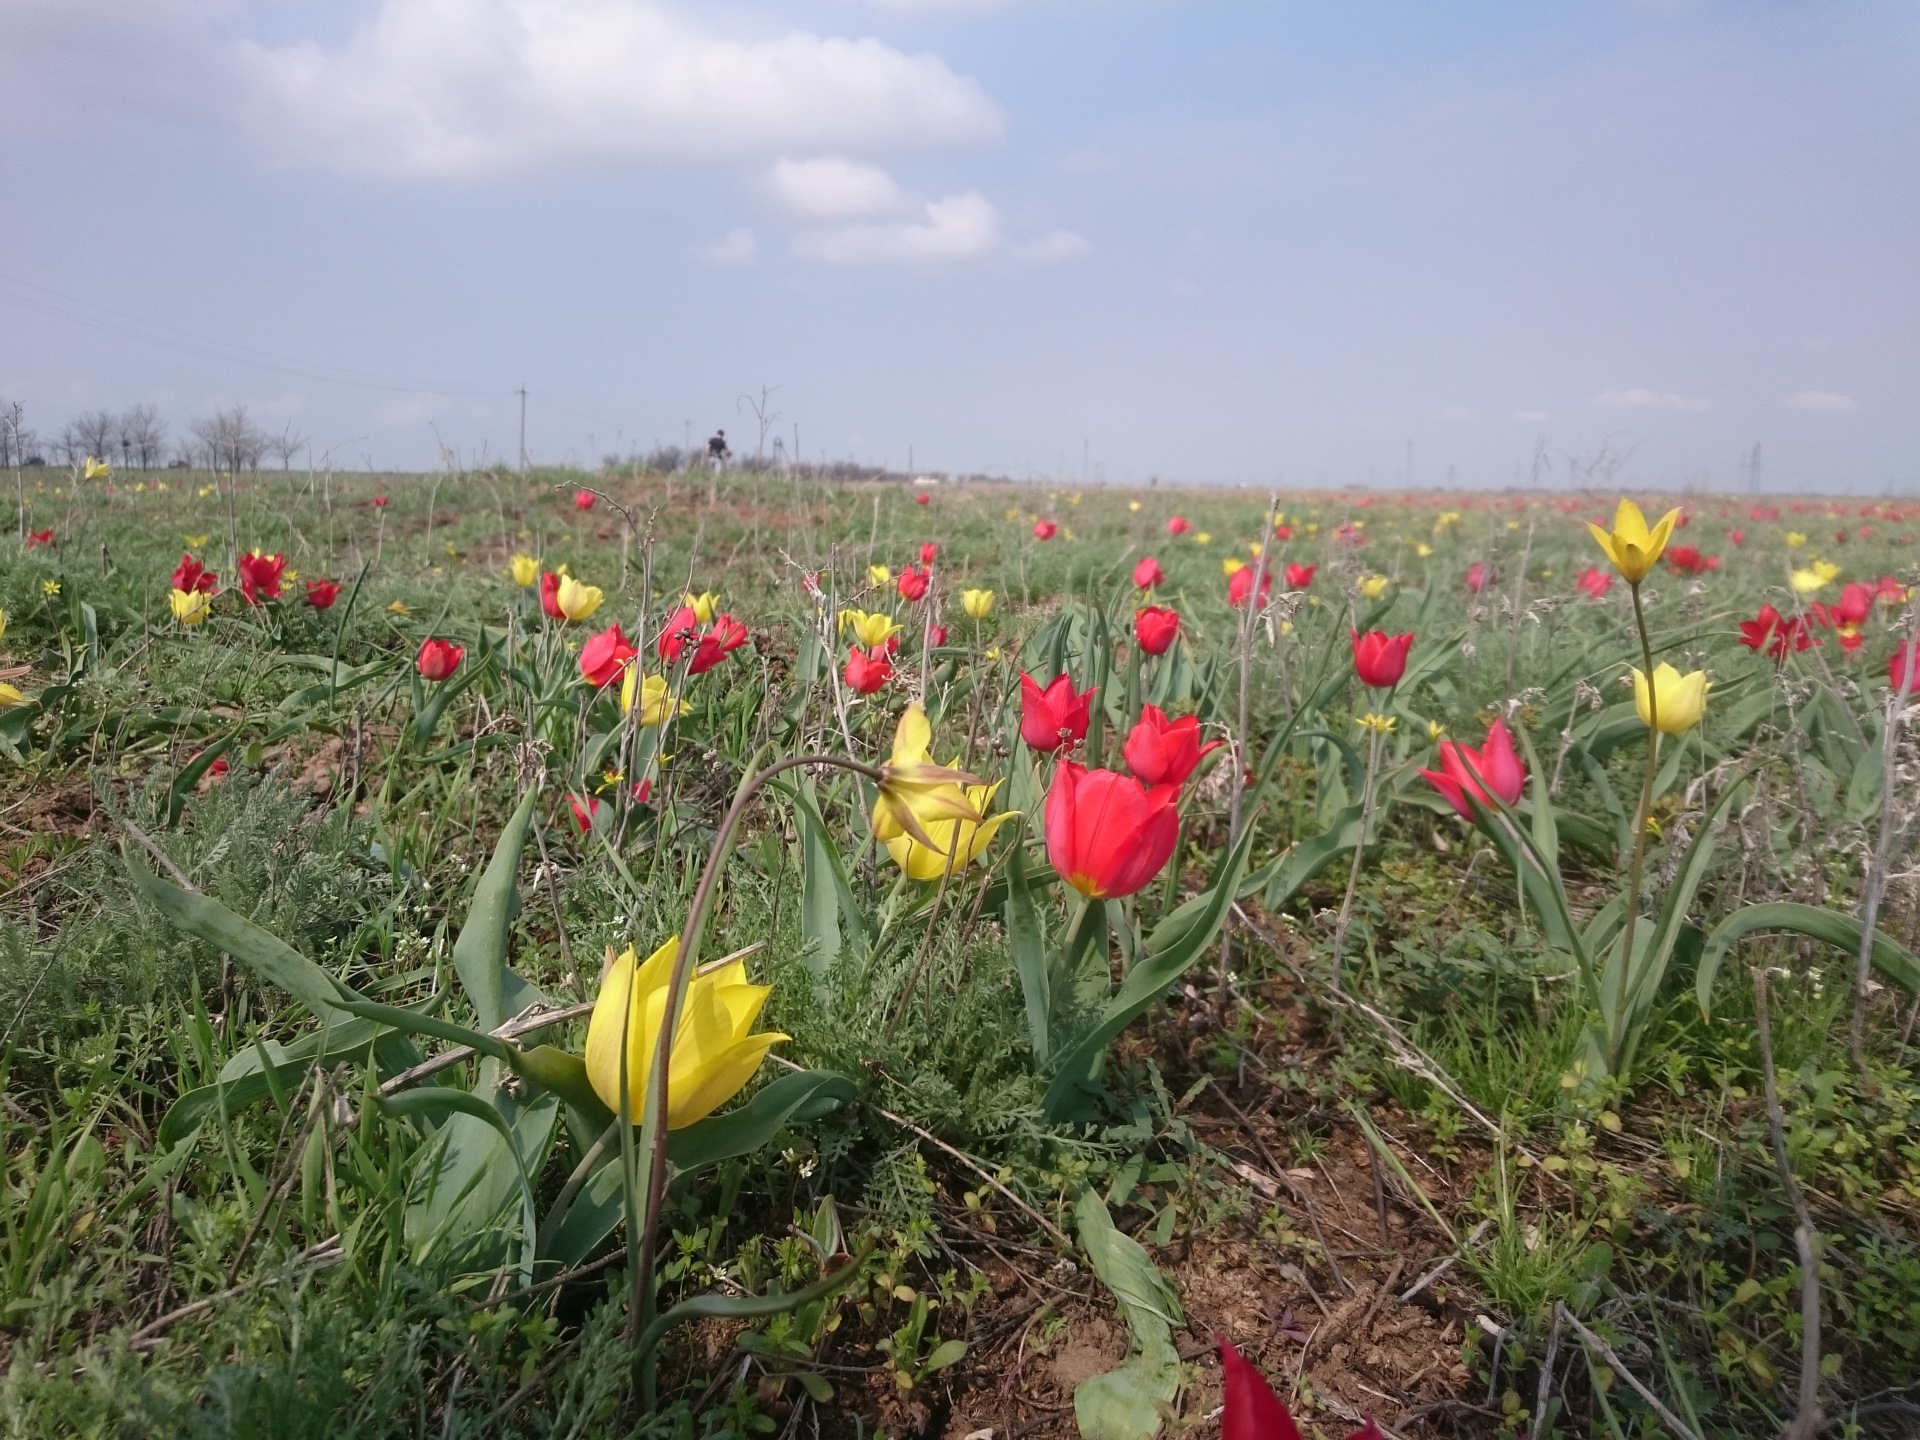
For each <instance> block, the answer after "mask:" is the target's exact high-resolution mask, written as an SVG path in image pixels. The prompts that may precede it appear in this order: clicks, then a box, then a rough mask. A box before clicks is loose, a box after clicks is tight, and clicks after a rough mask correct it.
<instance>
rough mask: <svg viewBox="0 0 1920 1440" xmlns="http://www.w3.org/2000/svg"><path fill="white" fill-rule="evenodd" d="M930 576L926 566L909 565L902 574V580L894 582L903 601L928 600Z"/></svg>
mask: <svg viewBox="0 0 1920 1440" xmlns="http://www.w3.org/2000/svg"><path fill="white" fill-rule="evenodd" d="M929 578H930V577H929V576H928V573H927V569H926V567H925V566H923V565H922V566H916V565H909V566H907V568H906V569H904V570H902V571H901V572H900V578H899V579H898V580H896V581H894V582H893V583H894V588H895V589H896V590H898V591H899V592H900V598H901V599H902V600H924V599H926V598H927V585H928V583H929Z"/></svg>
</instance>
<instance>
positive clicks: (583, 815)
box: [567, 795, 600, 835]
mask: <svg viewBox="0 0 1920 1440" xmlns="http://www.w3.org/2000/svg"><path fill="white" fill-rule="evenodd" d="M567 804H568V805H570V806H571V807H573V823H574V824H575V825H577V826H578V827H579V829H580V833H581V834H582V835H585V834H586V833H587V832H588V831H589V830H591V829H593V823H594V821H596V820H598V819H599V818H600V802H599V801H598V800H596V799H595V798H594V797H593V796H591V795H584V796H582V795H569V796H568V797H567Z"/></svg>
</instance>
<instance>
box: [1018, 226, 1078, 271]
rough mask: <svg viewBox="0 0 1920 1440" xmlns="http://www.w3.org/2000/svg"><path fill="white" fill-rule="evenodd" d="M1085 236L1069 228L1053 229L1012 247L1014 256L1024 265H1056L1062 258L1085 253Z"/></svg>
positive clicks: (1074, 257) (1071, 257)
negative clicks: (1036, 238) (1035, 238)
mask: <svg viewBox="0 0 1920 1440" xmlns="http://www.w3.org/2000/svg"><path fill="white" fill-rule="evenodd" d="M1087 250H1088V245H1087V242H1086V237H1084V236H1081V235H1076V234H1074V233H1073V231H1071V230H1053V231H1049V232H1048V233H1047V234H1045V235H1042V236H1041V237H1040V238H1039V239H1038V240H1030V241H1028V242H1027V243H1026V244H1024V245H1016V246H1014V247H1013V254H1014V258H1015V259H1017V260H1019V261H1020V262H1021V263H1022V264H1026V265H1057V264H1059V263H1060V262H1061V261H1062V260H1077V259H1079V258H1080V257H1081V256H1082V255H1084V254H1086V253H1087Z"/></svg>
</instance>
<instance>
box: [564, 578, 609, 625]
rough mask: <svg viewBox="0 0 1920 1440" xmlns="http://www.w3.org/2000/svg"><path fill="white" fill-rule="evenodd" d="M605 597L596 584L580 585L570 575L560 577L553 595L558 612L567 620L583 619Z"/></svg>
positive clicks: (596, 608)
mask: <svg viewBox="0 0 1920 1440" xmlns="http://www.w3.org/2000/svg"><path fill="white" fill-rule="evenodd" d="M606 598H607V597H606V596H605V595H604V594H603V593H601V590H600V587H599V586H598V585H582V584H581V583H580V582H579V581H578V580H576V579H574V578H573V577H572V576H571V575H562V576H561V577H560V588H559V590H558V591H557V592H556V593H555V594H554V597H553V599H554V603H555V604H556V605H558V606H559V607H560V613H561V614H562V615H564V616H566V617H567V619H569V620H585V619H586V618H587V617H588V616H590V615H592V614H593V612H594V611H596V610H598V609H599V608H600V602H601V601H602V600H604V599H606Z"/></svg>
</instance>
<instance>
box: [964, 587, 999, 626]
mask: <svg viewBox="0 0 1920 1440" xmlns="http://www.w3.org/2000/svg"><path fill="white" fill-rule="evenodd" d="M960 608H961V609H962V610H964V611H966V612H967V614H968V616H970V617H971V618H972V619H975V620H984V619H986V618H987V616H989V615H991V614H992V613H993V591H991V590H962V591H961V592H960Z"/></svg>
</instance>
